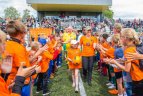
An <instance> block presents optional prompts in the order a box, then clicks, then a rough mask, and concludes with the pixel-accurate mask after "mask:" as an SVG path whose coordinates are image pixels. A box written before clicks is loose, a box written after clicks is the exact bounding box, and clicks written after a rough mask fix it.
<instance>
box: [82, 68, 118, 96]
mask: <svg viewBox="0 0 143 96" xmlns="http://www.w3.org/2000/svg"><path fill="white" fill-rule="evenodd" d="M106 82H107V77H105V76H101V75H100V74H99V73H98V72H97V71H95V70H94V71H93V74H92V86H88V84H87V83H85V82H84V87H85V90H86V94H87V96H116V95H111V94H109V93H108V88H107V86H106Z"/></svg>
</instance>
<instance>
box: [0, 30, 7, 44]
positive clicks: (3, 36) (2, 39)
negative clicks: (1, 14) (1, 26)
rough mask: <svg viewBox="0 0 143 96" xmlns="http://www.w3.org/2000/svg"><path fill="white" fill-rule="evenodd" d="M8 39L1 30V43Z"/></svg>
mask: <svg viewBox="0 0 143 96" xmlns="http://www.w3.org/2000/svg"><path fill="white" fill-rule="evenodd" d="M5 40H6V34H5V33H4V32H3V31H1V30H0V44H1V43H4V42H5Z"/></svg>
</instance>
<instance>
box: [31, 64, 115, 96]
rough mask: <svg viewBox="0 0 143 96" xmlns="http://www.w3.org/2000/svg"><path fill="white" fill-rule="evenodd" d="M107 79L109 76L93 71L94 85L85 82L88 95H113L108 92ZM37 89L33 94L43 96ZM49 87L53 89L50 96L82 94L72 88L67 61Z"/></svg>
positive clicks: (76, 95)
mask: <svg viewBox="0 0 143 96" xmlns="http://www.w3.org/2000/svg"><path fill="white" fill-rule="evenodd" d="M106 81H107V77H103V76H100V74H99V73H98V72H97V71H93V77H92V86H88V85H87V84H86V83H84V87H85V91H86V94H87V96H112V95H110V94H108V92H107V86H106V85H105V84H106ZM35 89H36V88H35V87H34V89H33V96H42V94H35ZM49 89H50V91H51V94H50V95H49V96H80V93H75V92H74V88H72V83H71V78H70V73H69V71H68V70H67V66H66V64H65V62H64V63H63V65H62V67H61V68H59V69H58V71H57V72H56V75H55V78H54V79H52V80H50V83H49ZM113 96H115V95H113Z"/></svg>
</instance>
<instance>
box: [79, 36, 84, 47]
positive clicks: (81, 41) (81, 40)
mask: <svg viewBox="0 0 143 96" xmlns="http://www.w3.org/2000/svg"><path fill="white" fill-rule="evenodd" d="M79 43H80V45H82V44H83V36H82V37H81V39H80V42H79Z"/></svg>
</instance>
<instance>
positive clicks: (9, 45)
mask: <svg viewBox="0 0 143 96" xmlns="http://www.w3.org/2000/svg"><path fill="white" fill-rule="evenodd" d="M5 48H6V51H7V52H8V53H9V54H10V55H11V56H12V58H13V63H12V70H11V73H10V75H9V76H8V80H7V84H8V85H9V84H11V83H12V81H14V79H15V76H16V74H17V71H18V68H19V66H20V62H25V66H24V67H29V66H30V62H29V55H28V52H27V51H26V48H25V47H24V46H23V45H22V44H19V43H17V42H14V41H7V42H6V47H5ZM29 81H30V78H27V79H26V80H25V84H28V83H29Z"/></svg>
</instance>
